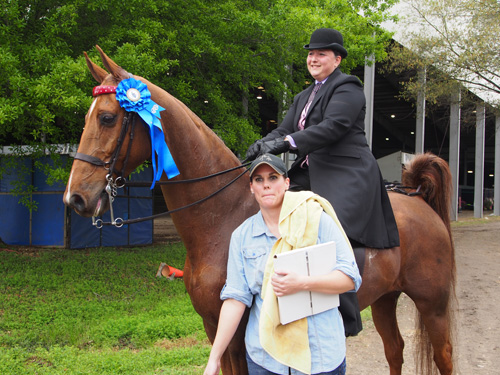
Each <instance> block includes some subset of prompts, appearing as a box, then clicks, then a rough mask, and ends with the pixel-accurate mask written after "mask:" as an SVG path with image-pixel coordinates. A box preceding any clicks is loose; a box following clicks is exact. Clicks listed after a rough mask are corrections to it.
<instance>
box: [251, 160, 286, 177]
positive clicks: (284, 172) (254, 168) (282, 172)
mask: <svg viewBox="0 0 500 375" xmlns="http://www.w3.org/2000/svg"><path fill="white" fill-rule="evenodd" d="M263 164H266V165H269V166H270V167H271V168H272V169H274V171H275V172H276V173H278V174H280V175H286V173H287V171H286V169H285V170H284V171H282V170H280V168H277V167H276V166H274V165H272V164H270V163H269V162H267V161H264V160H263V161H261V162H260V163H257V164H255V165H254V166H252V169H250V177H252V176H253V174H254V172H255V170H256V169H257V168H259V167H260V166H261V165H263Z"/></svg>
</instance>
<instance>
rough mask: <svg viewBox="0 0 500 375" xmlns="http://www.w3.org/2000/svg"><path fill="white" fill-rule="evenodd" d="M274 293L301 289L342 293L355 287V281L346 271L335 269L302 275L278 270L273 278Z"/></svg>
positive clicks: (282, 294) (285, 292) (278, 294)
mask: <svg viewBox="0 0 500 375" xmlns="http://www.w3.org/2000/svg"><path fill="white" fill-rule="evenodd" d="M271 284H272V286H273V289H274V293H275V294H276V295H277V296H278V297H282V296H286V295H289V294H294V293H297V292H300V291H304V290H307V291H310V292H320V293H328V294H341V293H344V292H347V291H349V290H353V289H354V281H352V279H351V278H350V277H349V276H347V275H346V274H345V273H343V272H342V271H339V270H334V271H332V272H330V273H328V274H326V275H320V276H302V275H298V274H296V273H292V272H290V273H288V272H287V271H280V270H276V271H275V274H274V275H273V277H272V278H271Z"/></svg>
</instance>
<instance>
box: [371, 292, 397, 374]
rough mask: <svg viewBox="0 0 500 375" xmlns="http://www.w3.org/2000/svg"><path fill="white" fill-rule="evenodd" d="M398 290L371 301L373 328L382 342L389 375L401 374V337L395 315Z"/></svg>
mask: <svg viewBox="0 0 500 375" xmlns="http://www.w3.org/2000/svg"><path fill="white" fill-rule="evenodd" d="M400 294H401V293H400V292H392V293H389V294H386V295H384V296H382V297H380V298H379V299H378V300H377V301H375V302H374V303H372V305H371V307H372V317H373V323H374V324H375V328H376V329H377V332H378V333H379V335H380V337H381V338H382V342H383V343H384V352H385V357H386V359H387V362H388V363H389V369H390V375H401V371H402V367H403V362H404V359H403V349H404V346H405V343H404V340H403V337H402V336H401V333H400V331H399V327H398V321H397V317H396V307H397V301H398V298H399V296H400Z"/></svg>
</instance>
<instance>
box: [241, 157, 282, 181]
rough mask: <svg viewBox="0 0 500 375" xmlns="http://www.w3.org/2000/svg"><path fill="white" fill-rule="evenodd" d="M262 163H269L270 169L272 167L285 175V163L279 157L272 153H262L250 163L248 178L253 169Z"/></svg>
mask: <svg viewBox="0 0 500 375" xmlns="http://www.w3.org/2000/svg"><path fill="white" fill-rule="evenodd" d="M262 164H267V165H269V166H270V167H271V168H272V169H274V170H275V171H276V172H277V173H279V174H282V175H285V177H286V176H287V170H286V166H285V163H284V162H283V160H281V158H279V157H277V156H276V155H272V154H262V155H260V156H259V157H258V158H257V159H255V160H254V161H253V162H252V164H251V165H250V169H249V171H250V178H252V175H253V172H254V171H255V169H256V168H257V167H258V166H259V165H262Z"/></svg>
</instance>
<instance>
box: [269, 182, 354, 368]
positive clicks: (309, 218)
mask: <svg viewBox="0 0 500 375" xmlns="http://www.w3.org/2000/svg"><path fill="white" fill-rule="evenodd" d="M322 211H325V212H326V213H327V214H328V215H330V216H331V217H332V218H333V219H334V221H335V222H336V223H337V225H338V226H339V228H340V230H341V231H342V233H343V234H344V237H345V239H346V241H347V243H349V240H348V239H347V236H346V234H345V232H344V230H343V229H342V226H341V225H340V222H339V220H338V218H337V215H336V214H335V211H334V210H333V207H332V206H331V205H330V203H329V202H328V201H327V200H326V199H324V198H322V197H320V196H319V195H317V194H314V193H313V192H311V191H300V192H286V193H285V198H284V200H283V206H282V208H281V212H280V218H279V230H280V234H281V238H280V239H278V241H277V242H276V243H275V244H274V246H273V248H272V249H271V253H270V254H269V258H268V260H267V263H266V269H265V271H264V280H263V284H262V298H263V304H262V310H261V314H260V321H259V337H260V343H261V345H262V347H263V348H264V350H266V352H268V353H269V355H271V356H272V357H273V358H274V359H275V360H277V361H278V362H280V363H283V364H284V365H286V366H288V367H292V368H294V369H296V370H298V371H301V372H303V373H305V374H310V373H311V350H310V348H309V336H308V333H307V318H303V319H300V320H297V321H295V322H291V323H288V324H286V325H282V324H281V323H280V319H279V310H278V298H277V297H276V295H275V294H274V291H273V288H272V285H271V282H270V279H271V277H272V275H273V273H274V261H273V259H274V255H275V254H279V253H282V252H285V251H290V250H293V249H299V248H302V247H306V246H311V245H315V244H316V243H317V240H318V229H319V221H320V218H321V212H322Z"/></svg>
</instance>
